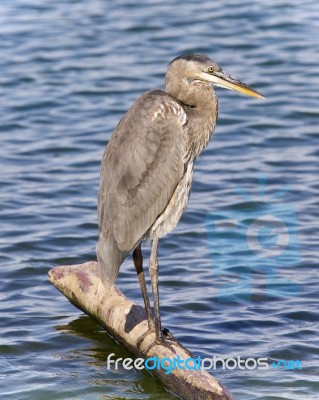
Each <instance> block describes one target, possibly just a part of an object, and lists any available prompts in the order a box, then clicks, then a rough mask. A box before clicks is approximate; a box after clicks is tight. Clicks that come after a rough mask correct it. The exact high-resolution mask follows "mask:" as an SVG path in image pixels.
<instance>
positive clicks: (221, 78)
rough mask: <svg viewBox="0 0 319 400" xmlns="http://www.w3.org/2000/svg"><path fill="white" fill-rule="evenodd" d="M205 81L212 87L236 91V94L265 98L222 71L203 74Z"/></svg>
mask: <svg viewBox="0 0 319 400" xmlns="http://www.w3.org/2000/svg"><path fill="white" fill-rule="evenodd" d="M205 80H207V81H208V82H210V83H212V84H213V85H216V86H220V87H223V88H225V89H230V90H236V91H237V92H241V93H244V94H247V95H248V96H253V97H257V98H258V99H264V98H265V97H264V96H263V95H262V94H261V93H258V92H257V91H256V90H254V89H252V88H250V87H249V86H247V85H245V83H243V82H241V81H238V80H237V79H234V78H232V77H231V76H230V75H228V74H226V73H225V72H223V71H219V72H217V71H215V72H213V73H212V74H207V73H205Z"/></svg>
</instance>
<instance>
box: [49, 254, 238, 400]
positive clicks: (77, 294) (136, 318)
mask: <svg viewBox="0 0 319 400" xmlns="http://www.w3.org/2000/svg"><path fill="white" fill-rule="evenodd" d="M49 280H50V282H51V283H52V284H53V285H54V286H55V287H56V288H57V289H58V290H60V291H61V292H62V293H63V294H64V295H65V296H66V297H67V298H68V300H69V301H70V302H71V303H72V304H74V305H75V306H76V307H77V308H79V309H80V310H82V311H84V312H85V313H86V314H88V315H90V316H91V317H93V318H94V319H96V320H97V321H98V322H99V323H100V324H101V325H102V326H103V327H104V328H105V329H106V331H107V332H108V333H109V334H110V335H111V336H112V337H113V338H114V339H115V340H116V341H118V342H119V343H121V344H122V345H123V346H124V347H125V348H126V349H128V350H129V351H130V352H131V353H133V355H134V356H135V357H138V358H143V359H146V358H150V357H154V356H156V357H157V358H156V360H162V362H164V366H166V367H164V368H166V369H164V368H160V369H157V368H155V369H153V370H152V371H150V372H151V373H152V375H154V376H155V377H156V378H158V379H159V380H160V381H161V382H162V383H163V385H164V386H165V388H166V389H167V390H169V391H170V392H172V393H174V394H176V395H177V396H179V397H181V398H182V399H185V400H200V399H203V400H204V399H205V400H209V399H210V400H231V399H232V397H231V395H230V394H229V393H228V391H227V390H226V389H225V388H224V387H223V386H222V385H221V383H220V382H219V381H218V380H217V379H216V378H214V377H213V376H211V375H210V374H209V373H208V372H207V371H205V370H202V369H199V368H198V369H196V370H189V369H185V368H184V369H182V368H175V369H173V370H172V371H171V372H170V373H168V370H169V369H168V367H169V365H172V364H169V363H173V360H174V358H175V360H177V358H178V356H179V357H180V360H187V359H189V358H191V357H192V358H195V357H193V356H192V355H191V353H190V352H189V351H188V350H187V349H186V348H185V347H183V346H182V345H181V344H180V343H179V342H177V341H176V340H173V341H170V344H171V345H172V347H173V348H174V350H175V353H174V352H173V351H172V349H170V348H168V347H165V346H162V345H155V346H153V347H151V348H150V349H149V350H148V351H147V352H146V350H147V347H149V344H151V343H152V342H153V341H154V334H153V333H150V334H149V335H148V336H147V337H146V338H145V340H144V341H143V342H142V344H141V346H140V348H137V345H136V342H137V339H138V338H139V337H140V336H142V335H143V333H144V332H146V331H147V328H148V326H147V319H146V315H145V310H144V308H143V307H141V306H138V305H136V304H134V303H132V302H131V301H130V300H129V299H127V298H126V297H125V296H124V295H123V294H122V293H121V292H120V291H119V290H118V289H117V288H116V287H115V286H112V287H111V288H110V290H105V288H104V286H103V284H102V282H101V279H100V271H99V265H98V263H96V262H87V263H85V264H79V265H72V266H59V267H56V268H53V269H51V270H50V271H49ZM165 358H169V359H170V360H172V361H170V360H166V361H164V359H165ZM197 360H198V359H197ZM175 363H176V361H175ZM148 365H150V364H148ZM188 365H189V366H194V363H193V362H189V364H188ZM175 367H176V364H175ZM191 368H192V367H191Z"/></svg>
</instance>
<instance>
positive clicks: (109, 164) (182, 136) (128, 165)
mask: <svg viewBox="0 0 319 400" xmlns="http://www.w3.org/2000/svg"><path fill="white" fill-rule="evenodd" d="M212 85H216V86H221V87H224V88H227V89H233V90H237V91H240V92H243V93H245V94H247V95H249V96H254V97H258V98H263V96H262V95H261V94H259V93H258V92H256V91H255V90H253V89H251V88H249V87H248V86H246V85H245V84H244V83H242V82H240V81H238V80H235V79H233V78H232V77H230V76H229V75H227V74H226V73H225V72H224V71H223V70H222V69H221V67H220V66H219V65H218V64H216V63H215V62H214V61H212V60H211V59H210V58H209V57H207V56H206V55H203V54H190V55H181V56H179V57H177V58H175V59H174V60H173V61H171V62H170V63H169V65H168V69H167V72H166V76H165V90H152V91H149V92H146V93H145V94H143V95H142V96H141V97H140V98H138V99H137V100H136V101H135V103H134V104H133V105H132V107H131V108H130V109H129V111H128V112H127V113H126V114H125V115H124V117H123V118H122V119H121V121H120V122H119V124H118V126H117V127H116V129H115V132H114V133H113V135H112V137H111V139H110V141H109V143H108V145H107V146H106V149H105V152H104V155H103V158H102V164H101V176H100V190H99V198H98V221H99V228H100V237H99V240H98V244H97V257H98V261H99V264H100V267H101V275H102V280H103V283H104V285H105V286H106V288H109V287H110V286H111V285H113V284H114V282H115V279H116V277H117V275H118V272H119V268H120V265H121V264H122V262H123V261H124V260H125V258H126V257H127V256H128V255H129V254H130V252H133V260H134V265H135V269H136V272H137V275H138V280H139V283H140V286H141V290H142V295H143V299H144V304H145V310H146V315H147V320H148V330H147V331H146V332H145V334H144V335H142V337H141V338H140V339H139V341H138V346H139V345H140V344H141V342H142V341H143V340H144V338H145V337H146V336H147V334H148V333H150V332H151V331H153V332H154V330H155V333H156V339H155V342H154V344H155V343H158V344H159V343H163V344H167V342H166V339H165V337H164V335H163V332H162V329H161V322H160V312H159V295H158V269H159V267H158V258H157V249H158V242H159V239H160V238H161V237H162V236H164V235H166V234H167V233H168V232H170V231H171V230H172V229H174V228H175V227H176V225H177V223H178V221H179V220H180V218H181V216H182V213H183V211H184V210H185V208H186V205H187V202H188V198H189V195H190V190H191V184H192V177H193V166H194V161H195V160H196V158H197V157H198V155H199V154H200V152H201V151H202V150H203V149H204V148H205V147H206V146H207V144H208V141H209V139H210V137H211V135H212V133H213V131H214V128H215V123H216V120H217V114H218V100H217V97H216V94H215V92H214V89H213V88H212ZM143 239H150V240H152V248H151V255H150V263H149V273H150V277H151V284H152V292H153V300H154V313H155V319H153V315H152V312H151V307H150V301H149V298H148V294H147V289H146V284H145V278H144V272H143V259H142V251H141V242H142V240H143ZM165 342H166V343H165Z"/></svg>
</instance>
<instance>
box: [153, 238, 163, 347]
mask: <svg viewBox="0 0 319 400" xmlns="http://www.w3.org/2000/svg"><path fill="white" fill-rule="evenodd" d="M157 251H158V239H154V240H153V244H152V250H151V256H150V277H151V282H152V291H153V299H154V314H155V332H156V340H158V341H162V326H161V316H160V309H159V293H158V270H159V267H158V258H157Z"/></svg>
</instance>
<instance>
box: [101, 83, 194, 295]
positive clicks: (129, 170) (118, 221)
mask: <svg viewBox="0 0 319 400" xmlns="http://www.w3.org/2000/svg"><path fill="white" fill-rule="evenodd" d="M186 121H187V118H186V114H185V112H184V110H183V108H182V107H181V106H180V105H179V104H178V103H176V102H175V101H174V100H173V99H172V98H171V97H170V96H168V95H167V94H165V93H164V92H162V91H159V90H158V91H151V92H148V93H146V94H145V95H143V96H142V97H140V98H139V99H138V100H137V101H136V102H135V103H134V104H133V106H132V108H131V109H130V110H129V111H128V112H127V114H126V115H125V116H124V117H123V119H122V120H121V121H120V123H119V125H118V126H117V128H116V130H115V132H114V134H113V136H112V137H111V140H110V142H109V143H108V145H107V147H106V149H105V152H104V155H103V159H102V165H101V176H100V191H99V198H98V221H99V227H100V238H99V242H98V246H97V255H98V260H99V263H100V265H101V271H102V278H103V282H104V284H105V286H107V287H109V286H111V285H112V284H113V283H114V281H115V279H116V277H117V275H118V270H119V267H120V265H121V263H122V262H123V260H124V259H125V258H126V257H127V255H128V254H129V252H130V251H132V250H133V249H134V248H135V247H136V246H137V245H138V243H139V242H140V241H141V240H142V239H143V237H144V236H145V235H146V233H147V232H148V231H149V229H150V228H151V226H152V225H153V224H154V222H155V221H156V219H157V217H158V216H159V215H160V214H161V213H162V212H163V211H164V210H165V208H166V206H167V203H168V202H169V199H170V198H171V196H172V195H173V193H174V190H175V188H176V186H177V184H178V183H179V181H180V179H181V178H182V176H183V174H184V163H183V156H184V148H183V130H184V125H185V124H186Z"/></svg>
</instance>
